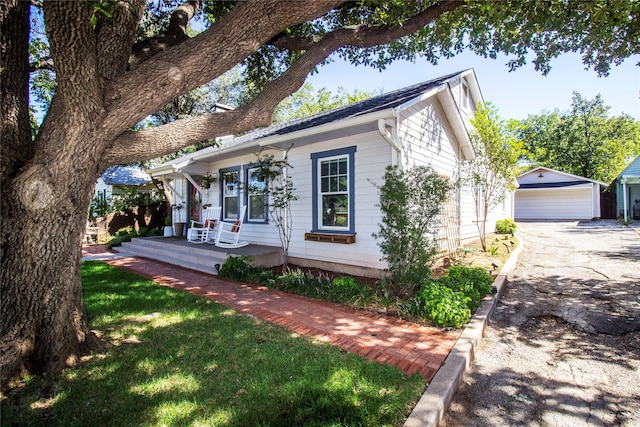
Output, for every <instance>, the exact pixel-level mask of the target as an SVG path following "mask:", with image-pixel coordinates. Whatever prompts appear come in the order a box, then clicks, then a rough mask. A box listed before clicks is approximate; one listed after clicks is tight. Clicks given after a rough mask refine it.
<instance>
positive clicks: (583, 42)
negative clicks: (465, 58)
mask: <svg viewBox="0 0 640 427" xmlns="http://www.w3.org/2000/svg"><path fill="white" fill-rule="evenodd" d="M32 4H34V6H33V7H34V8H36V7H39V6H42V11H43V12H42V13H43V16H44V20H43V21H44V23H45V25H44V30H45V33H46V41H47V43H48V51H49V53H50V54H49V55H44V56H43V57H40V58H39V59H43V60H45V59H46V60H45V61H39V60H37V61H35V60H34V61H32V62H31V64H30V57H29V55H30V51H29V47H30V40H33V39H32V38H31V36H32V35H33V33H32V32H31V29H32V28H35V26H34V27H32V26H31V23H32V21H31V19H30V13H31V11H32V6H31V5H32ZM639 11H640V2H637V1H629V2H627V1H605V0H597V1H570V2H569V1H551V2H549V1H530V2H522V1H521V0H517V1H516V0H507V1H505V0H500V1H497V0H495V1H486V2H485V1H471V0H469V1H465V0H449V1H444V0H443V1H439V0H376V1H366V2H364V1H345V0H313V1H311V0H307V1H282V0H260V1H257V0H246V1H237V2H236V1H228V2H222V1H209V0H188V1H185V2H183V3H182V4H180V3H179V2H177V1H175V0H163V1H158V2H147V1H145V0H114V1H111V2H98V1H50V0H44V1H42V2H27V1H19V0H7V1H4V2H0V46H1V49H2V52H1V54H0V73H1V75H0V99H2V103H1V104H0V117H1V120H0V126H1V129H0V138H1V144H2V150H1V152H0V168H1V169H0V179H1V180H2V187H1V188H0V192H1V203H0V216H1V217H2V221H3V227H2V230H1V232H0V233H1V243H2V244H1V245H0V248H1V250H2V265H1V268H0V274H1V277H0V283H1V289H0V291H1V293H2V300H1V301H0V315H1V316H2V320H3V321H2V323H1V325H0V328H1V330H0V363H1V364H2V367H3V369H2V372H1V376H0V382H1V383H2V385H3V387H4V386H5V385H7V384H9V380H10V379H11V378H13V377H15V376H16V375H18V374H19V373H20V372H22V371H23V369H28V370H30V371H32V372H52V373H53V372H59V371H60V370H61V369H62V368H64V367H65V366H67V365H68V364H73V363H74V361H76V360H79V357H80V356H81V355H82V354H85V353H87V352H90V351H92V350H95V349H98V348H100V347H101V342H100V340H99V339H98V338H97V337H96V336H95V335H94V334H93V333H92V332H91V330H90V328H89V326H88V322H87V316H86V313H85V309H84V303H83V300H82V287H81V282H80V269H79V266H80V259H81V252H80V250H81V249H80V245H79V242H80V241H81V239H82V236H83V234H84V227H85V223H86V217H85V216H86V212H87V210H88V207H89V203H90V201H91V195H92V189H93V185H94V183H95V181H96V179H97V178H98V177H99V176H100V174H101V173H102V172H103V171H104V170H106V169H107V168H108V167H109V166H112V165H115V164H129V163H134V162H140V161H143V160H147V159H152V158H156V157H160V156H164V155H167V154H170V153H173V152H175V151H177V150H179V149H181V148H183V147H187V146H190V145H193V144H195V143H197V142H199V141H204V140H208V139H211V138H215V137H220V136H223V135H233V134H237V133H242V132H246V131H248V130H250V129H253V128H255V127H260V126H267V125H269V124H270V123H271V121H272V117H273V111H274V110H275V108H276V106H277V105H278V104H279V103H280V102H281V101H282V100H283V99H284V98H286V97H287V96H289V95H291V94H292V93H294V92H295V91H296V90H298V89H299V88H300V87H302V85H303V84H304V81H305V79H306V77H307V75H308V74H309V73H310V72H312V71H314V70H316V69H317V67H319V66H321V65H322V64H324V63H326V62H327V61H330V60H331V55H333V54H335V55H338V56H339V57H342V58H345V59H346V60H347V61H348V62H350V63H352V64H356V65H359V64H364V65H369V66H373V67H377V68H378V69H381V70H382V69H384V68H385V67H386V65H387V64H389V63H391V62H392V61H394V60H396V59H410V60H412V59H416V58H419V57H423V58H425V59H426V60H428V61H431V62H432V63H437V61H438V59H439V58H440V57H443V56H444V57H449V56H452V55H455V54H456V53H458V52H461V51H462V50H464V49H471V50H473V51H474V52H477V53H479V54H480V55H484V56H490V57H493V56H495V55H496V54H497V53H498V52H504V53H506V54H508V55H510V56H511V58H513V61H512V62H511V63H510V64H509V66H510V67H512V68H515V67H518V66H520V65H522V64H523V63H525V59H526V58H527V55H528V54H532V55H533V58H534V59H533V62H534V64H535V67H536V68H537V69H539V70H541V71H542V72H543V73H545V72H547V71H548V68H549V64H550V60H551V59H553V58H555V57H556V56H557V55H559V54H560V53H562V52H568V51H578V52H581V54H582V56H583V61H584V63H585V64H586V65H587V66H589V67H592V68H594V69H595V70H596V72H598V73H601V74H606V73H607V72H608V71H609V67H610V65H611V64H615V63H618V62H620V61H622V60H624V59H625V58H627V57H629V56H631V55H633V54H637V53H638V52H639V51H640V44H638V43H637V40H638V39H639V38H640V27H639V26H638V25H637V16H638V13H639ZM192 19H195V20H197V21H198V23H199V25H200V26H201V27H202V29H203V31H202V32H201V33H200V34H198V35H197V36H195V37H191V36H190V35H189V33H188V26H189V22H190V21H191V20H192ZM158 23H162V25H157V24H158ZM141 24H142V25H141ZM45 57H48V58H45ZM34 59H35V58H34ZM44 63H46V64H47V65H46V67H51V69H52V70H53V71H54V72H55V75H54V76H55V84H56V88H55V94H54V96H53V97H52V99H51V104H50V107H49V108H48V110H47V112H46V115H45V116H44V118H43V121H42V126H41V127H40V129H39V131H38V132H37V134H36V135H35V138H34V137H33V136H32V135H33V134H32V130H31V128H30V120H29V110H30V108H29V107H30V105H29V81H30V80H29V79H30V72H31V71H32V68H33V69H37V68H39V67H40V68H42V67H45V65H41V64H44ZM32 65H33V67H31V66H32ZM237 65H242V66H243V67H244V68H243V76H244V77H245V79H247V81H248V83H249V84H248V86H247V87H248V89H249V91H248V93H249V99H248V101H247V102H246V103H245V104H243V105H242V106H241V107H240V108H237V109H235V110H232V111H225V112H216V113H213V114H203V115H198V116H190V117H188V118H182V119H179V120H175V121H172V122H171V123H167V124H163V125H158V126H154V127H150V128H144V129H136V124H137V123H139V122H140V121H142V120H143V119H145V118H146V117H148V116H149V115H151V114H153V113H155V112H156V111H158V110H160V109H161V108H162V107H164V106H165V105H167V104H168V103H169V102H171V101H172V100H173V99H174V98H176V97H178V96H180V95H184V94H186V93H188V92H190V91H192V90H194V89H196V88H198V87H200V86H202V85H204V84H207V83H208V82H211V81H212V80H215V79H216V78H218V77H220V76H222V75H223V74H224V73H225V72H227V71H229V70H231V69H232V68H233V67H235V66H237Z"/></svg>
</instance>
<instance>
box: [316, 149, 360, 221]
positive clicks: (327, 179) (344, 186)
mask: <svg viewBox="0 0 640 427" xmlns="http://www.w3.org/2000/svg"><path fill="white" fill-rule="evenodd" d="M355 152H356V146H352V147H346V148H340V149H336V150H329V151H323V152H319V153H313V154H311V163H312V165H311V169H312V174H313V202H312V205H313V227H312V228H313V229H312V231H313V232H325V233H355V222H354V212H355V203H354V200H355V199H354V197H355V191H354V188H355V183H354V169H355V168H354V157H355Z"/></svg>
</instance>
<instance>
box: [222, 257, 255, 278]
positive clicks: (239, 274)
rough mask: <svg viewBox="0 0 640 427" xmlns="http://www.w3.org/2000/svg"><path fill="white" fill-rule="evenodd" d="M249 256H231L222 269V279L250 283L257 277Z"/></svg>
mask: <svg viewBox="0 0 640 427" xmlns="http://www.w3.org/2000/svg"><path fill="white" fill-rule="evenodd" d="M249 260H250V258H249V257H248V256H230V257H228V258H227V259H226V261H225V262H224V264H222V267H220V277H224V278H227V279H231V280H236V281H238V282H250V281H251V279H252V277H253V276H254V275H255V272H256V270H255V268H253V267H252V266H251V265H250V264H249Z"/></svg>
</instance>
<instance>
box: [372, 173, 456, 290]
mask: <svg viewBox="0 0 640 427" xmlns="http://www.w3.org/2000/svg"><path fill="white" fill-rule="evenodd" d="M376 187H378V190H379V191H380V205H379V206H380V210H381V212H382V222H381V224H380V230H379V231H378V232H377V233H373V237H374V238H376V239H378V246H379V247H380V251H381V252H382V257H383V260H384V261H386V262H387V265H388V267H387V268H388V270H389V271H390V272H391V274H392V280H393V287H394V289H393V291H394V292H395V293H408V294H411V293H413V292H414V291H415V288H416V287H417V285H419V283H420V281H421V280H422V279H424V278H425V277H429V276H430V272H431V266H432V265H433V261H434V260H435V257H436V254H437V252H438V247H437V242H436V239H435V232H436V226H437V224H438V215H440V213H441V209H442V205H443V203H444V201H445V200H446V197H447V195H448V194H449V190H450V188H451V184H450V183H449V180H448V179H447V178H445V177H443V176H441V175H438V174H437V173H436V172H435V171H434V170H433V169H432V168H430V167H427V166H416V167H413V168H411V169H409V170H408V171H406V172H405V171H402V170H400V169H399V168H398V167H397V166H388V167H387V170H386V171H385V174H384V184H383V185H382V186H377V185H376Z"/></svg>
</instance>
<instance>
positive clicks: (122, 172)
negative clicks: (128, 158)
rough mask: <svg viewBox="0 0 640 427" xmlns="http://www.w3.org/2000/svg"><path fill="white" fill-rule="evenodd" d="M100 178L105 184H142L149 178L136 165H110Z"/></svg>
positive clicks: (149, 179)
mask: <svg viewBox="0 0 640 427" xmlns="http://www.w3.org/2000/svg"><path fill="white" fill-rule="evenodd" d="M102 180H103V181H104V183H105V184H107V185H144V184H146V183H147V182H149V181H151V178H150V177H149V175H147V174H146V173H145V172H144V171H143V170H142V169H141V168H139V167H137V166H111V167H110V168H109V169H107V170H106V171H105V173H103V174H102Z"/></svg>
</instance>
